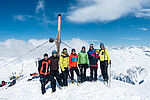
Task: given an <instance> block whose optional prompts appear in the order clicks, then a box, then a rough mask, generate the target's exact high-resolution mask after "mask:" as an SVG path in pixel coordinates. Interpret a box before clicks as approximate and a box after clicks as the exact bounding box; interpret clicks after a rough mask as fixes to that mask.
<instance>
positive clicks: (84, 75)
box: [83, 64, 87, 81]
mask: <svg viewBox="0 0 150 100" xmlns="http://www.w3.org/2000/svg"><path fill="white" fill-rule="evenodd" d="M86 67H87V65H86V64H84V67H83V69H84V74H83V80H84V81H86Z"/></svg>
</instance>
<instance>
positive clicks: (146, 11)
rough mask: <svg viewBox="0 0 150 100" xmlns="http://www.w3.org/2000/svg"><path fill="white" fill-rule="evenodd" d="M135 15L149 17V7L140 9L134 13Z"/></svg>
mask: <svg viewBox="0 0 150 100" xmlns="http://www.w3.org/2000/svg"><path fill="white" fill-rule="evenodd" d="M135 16H136V17H150V9H141V10H139V12H137V13H136V14H135Z"/></svg>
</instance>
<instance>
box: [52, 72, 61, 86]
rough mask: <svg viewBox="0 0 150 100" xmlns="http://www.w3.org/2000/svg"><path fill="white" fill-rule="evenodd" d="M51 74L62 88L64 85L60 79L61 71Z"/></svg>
mask: <svg viewBox="0 0 150 100" xmlns="http://www.w3.org/2000/svg"><path fill="white" fill-rule="evenodd" d="M50 73H51V75H52V77H53V78H54V77H55V78H56V80H57V82H58V84H59V85H60V86H61V87H62V86H63V83H62V81H61V77H60V74H59V71H58V70H51V71H50Z"/></svg>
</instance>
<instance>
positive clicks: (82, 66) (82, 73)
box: [78, 64, 88, 82]
mask: <svg viewBox="0 0 150 100" xmlns="http://www.w3.org/2000/svg"><path fill="white" fill-rule="evenodd" d="M78 66H79V68H80V77H81V82H84V81H86V68H87V66H88V64H79V65H78Z"/></svg>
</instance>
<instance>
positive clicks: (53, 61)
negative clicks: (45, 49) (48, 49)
mask: <svg viewBox="0 0 150 100" xmlns="http://www.w3.org/2000/svg"><path fill="white" fill-rule="evenodd" d="M49 60H50V70H51V71H53V70H58V69H59V56H56V57H54V56H51V57H50V58H49Z"/></svg>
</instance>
